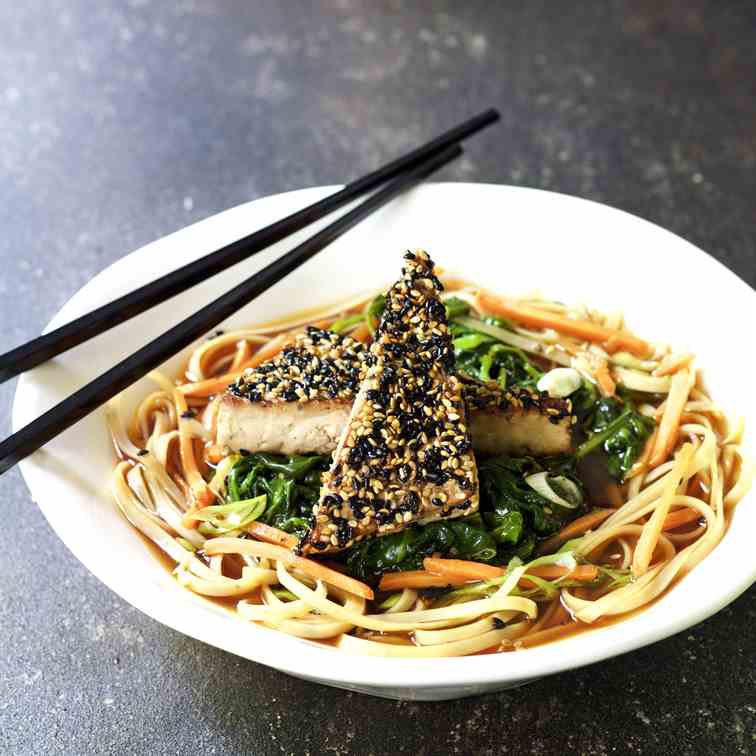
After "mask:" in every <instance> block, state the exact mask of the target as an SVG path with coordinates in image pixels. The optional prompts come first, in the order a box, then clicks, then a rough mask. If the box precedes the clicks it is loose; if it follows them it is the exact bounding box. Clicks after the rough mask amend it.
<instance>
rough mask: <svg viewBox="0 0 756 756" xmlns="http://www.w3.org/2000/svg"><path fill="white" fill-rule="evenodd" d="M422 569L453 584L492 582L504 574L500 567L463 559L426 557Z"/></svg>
mask: <svg viewBox="0 0 756 756" xmlns="http://www.w3.org/2000/svg"><path fill="white" fill-rule="evenodd" d="M423 567H425V569H426V570H427V571H428V572H431V573H433V574H434V575H439V576H441V577H445V578H448V579H451V580H454V581H455V582H463V583H468V582H473V581H475V580H492V579H493V578H497V577H501V576H502V575H504V574H506V570H505V569H503V568H502V567H494V566H493V565H490V564H481V563H480V562H470V561H467V560H465V559H438V558H435V557H426V558H425V559H424V560H423Z"/></svg>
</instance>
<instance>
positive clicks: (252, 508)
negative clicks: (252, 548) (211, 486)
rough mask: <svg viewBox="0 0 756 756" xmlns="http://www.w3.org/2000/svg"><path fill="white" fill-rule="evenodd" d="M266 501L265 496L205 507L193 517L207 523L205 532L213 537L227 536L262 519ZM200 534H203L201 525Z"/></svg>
mask: <svg viewBox="0 0 756 756" xmlns="http://www.w3.org/2000/svg"><path fill="white" fill-rule="evenodd" d="M266 501H267V497H266V496H265V494H263V495H262V496H255V497H254V498H253V499H242V500H241V501H235V502H233V503H232V504H219V505H217V506H212V507H204V508H203V509H200V510H199V511H198V512H194V514H193V517H195V518H196V519H198V520H201V521H202V522H203V523H205V524H206V527H205V530H209V531H211V533H212V534H213V535H220V534H227V533H228V531H230V530H243V529H244V528H245V527H246V526H247V525H249V524H250V523H251V522H254V521H255V520H256V519H257V518H258V517H260V515H261V514H262V513H263V512H264V511H265V505H266ZM200 532H201V533H202V532H203V530H202V526H201V525H200Z"/></svg>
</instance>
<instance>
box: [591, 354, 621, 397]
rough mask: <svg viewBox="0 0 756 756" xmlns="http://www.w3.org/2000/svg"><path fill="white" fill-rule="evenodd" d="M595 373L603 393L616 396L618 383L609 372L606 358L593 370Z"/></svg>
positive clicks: (603, 394)
mask: <svg viewBox="0 0 756 756" xmlns="http://www.w3.org/2000/svg"><path fill="white" fill-rule="evenodd" d="M593 374H594V375H595V376H596V382H597V383H598V387H599V389H600V391H601V395H602V396H614V394H615V392H616V390H617V384H616V383H615V382H614V379H613V378H612V376H611V375H610V374H609V366H608V365H607V364H606V361H605V360H604V361H602V362H601V363H600V364H599V365H598V367H597V368H596V369H595V370H594V371H593Z"/></svg>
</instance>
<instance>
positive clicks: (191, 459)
mask: <svg viewBox="0 0 756 756" xmlns="http://www.w3.org/2000/svg"><path fill="white" fill-rule="evenodd" d="M173 401H174V402H175V404H176V414H177V415H178V430H179V453H180V455H181V466H182V467H183V468H184V473H185V474H186V482H187V483H188V484H189V488H190V491H191V504H190V506H189V509H188V510H187V512H186V514H185V515H184V525H186V527H188V528H193V527H196V526H197V523H198V521H197V520H196V519H195V518H194V517H192V515H193V513H194V512H196V511H197V510H198V509H202V508H203V507H207V506H210V505H211V504H212V503H213V502H214V501H215V494H214V493H213V492H212V490H211V489H210V487H209V486H208V485H207V483H206V482H205V479H204V478H203V477H202V474H201V473H200V471H199V468H198V467H197V458H196V456H195V449H194V436H193V435H192V434H191V433H190V432H189V431H188V430H187V428H186V427H185V426H186V422H187V419H188V418H185V417H184V415H185V414H186V413H187V411H188V409H189V408H188V406H187V404H186V397H185V396H184V395H183V394H182V393H181V392H180V391H174V392H173Z"/></svg>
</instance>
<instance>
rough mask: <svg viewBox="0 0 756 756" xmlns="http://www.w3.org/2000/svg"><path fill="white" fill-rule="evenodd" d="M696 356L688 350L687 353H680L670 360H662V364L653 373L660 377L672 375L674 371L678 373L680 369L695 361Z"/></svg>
mask: <svg viewBox="0 0 756 756" xmlns="http://www.w3.org/2000/svg"><path fill="white" fill-rule="evenodd" d="M694 357H695V355H694V354H691V353H690V352H688V353H687V354H678V355H677V356H675V357H674V358H673V359H670V360H669V362H665V361H664V360H662V362H661V365H659V367H658V368H656V370H654V371H653V372H652V373H651V375H655V376H657V377H659V378H661V377H663V376H665V375H672V373H676V372H677V371H678V370H682V368H685V367H688V365H690V363H691V362H693V359H694Z"/></svg>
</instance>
